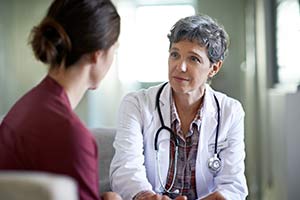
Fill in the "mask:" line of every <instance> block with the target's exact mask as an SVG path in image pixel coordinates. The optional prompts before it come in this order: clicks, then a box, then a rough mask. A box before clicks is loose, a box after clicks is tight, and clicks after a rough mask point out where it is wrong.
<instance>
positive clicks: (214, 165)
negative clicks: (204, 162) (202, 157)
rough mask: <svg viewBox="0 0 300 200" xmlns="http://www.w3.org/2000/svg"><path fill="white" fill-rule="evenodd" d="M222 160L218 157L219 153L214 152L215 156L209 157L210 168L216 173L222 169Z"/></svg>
mask: <svg viewBox="0 0 300 200" xmlns="http://www.w3.org/2000/svg"><path fill="white" fill-rule="evenodd" d="M221 166H222V164H221V160H220V158H218V155H217V154H214V156H213V157H211V158H209V159H208V168H209V169H210V170H211V171H212V172H214V173H217V172H219V171H220V169H221Z"/></svg>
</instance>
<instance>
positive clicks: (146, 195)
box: [134, 191, 187, 200]
mask: <svg viewBox="0 0 300 200" xmlns="http://www.w3.org/2000/svg"><path fill="white" fill-rule="evenodd" d="M134 200H171V198H170V197H168V196H167V195H160V194H155V193H153V192H150V191H146V192H142V193H141V194H137V196H136V197H135V198H134ZM175 200H187V197H186V196H178V197H176V198H175Z"/></svg>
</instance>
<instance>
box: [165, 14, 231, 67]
mask: <svg viewBox="0 0 300 200" xmlns="http://www.w3.org/2000/svg"><path fill="white" fill-rule="evenodd" d="M168 38H169V41H170V48H171V45H172V44H173V43H177V42H179V41H181V40H189V41H191V42H194V41H196V42H198V43H199V45H200V46H202V47H206V49H207V56H208V58H209V60H210V62H211V63H216V62H218V61H219V60H222V61H223V60H224V58H225V55H226V53H227V49H228V40H229V38H228V35H227V33H226V31H225V30H224V28H223V27H222V26H221V25H219V24H217V22H216V21H214V20H213V19H212V18H210V17H209V16H207V15H195V16H190V17H186V18H182V19H180V20H179V21H177V22H176V23H175V25H174V26H173V27H172V29H171V30H170V33H169V34H168Z"/></svg>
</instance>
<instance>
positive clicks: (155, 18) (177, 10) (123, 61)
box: [118, 5, 195, 83]
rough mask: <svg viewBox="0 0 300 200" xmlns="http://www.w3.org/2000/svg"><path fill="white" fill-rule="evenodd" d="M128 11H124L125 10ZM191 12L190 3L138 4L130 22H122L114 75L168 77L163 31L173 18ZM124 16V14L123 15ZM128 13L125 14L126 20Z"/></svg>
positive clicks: (151, 78) (141, 79) (141, 78)
mask: <svg viewBox="0 0 300 200" xmlns="http://www.w3.org/2000/svg"><path fill="white" fill-rule="evenodd" d="M127 13H128V10H127ZM193 14H195V9H194V8H193V6H192V5H150V6H138V7H136V9H134V12H133V13H132V15H131V17H132V21H131V22H130V21H123V22H122V23H124V24H125V25H124V26H123V27H122V29H121V31H123V35H124V40H122V38H120V48H119V50H118V67H119V68H118V74H119V78H120V80H121V81H125V82H126V81H138V82H143V83H145V82H161V81H166V80H167V79H168V75H167V73H168V65H167V63H168V48H169V40H168V38H167V34H168V33H169V31H170V29H171V27H172V26H173V25H174V23H175V22H176V21H178V20H179V19H180V18H182V17H186V16H189V15H193ZM127 15H128V14H127ZM129 18H130V16H127V19H129Z"/></svg>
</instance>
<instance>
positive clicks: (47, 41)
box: [30, 17, 71, 66]
mask: <svg viewBox="0 0 300 200" xmlns="http://www.w3.org/2000/svg"><path fill="white" fill-rule="evenodd" d="M30 44H31V46H32V49H33V52H34V54H35V57H36V58H37V59H38V60H40V61H42V62H43V63H45V64H49V65H50V66H56V65H59V64H61V63H62V61H63V60H64V59H65V58H66V56H67V55H68V53H69V52H70V51H71V41H70V38H69V36H68V35H67V33H66V32H65V30H64V28H63V27H62V26H61V25H60V24H59V23H58V22H56V21H55V20H54V19H51V18H49V17H47V18H45V19H44V20H43V21H42V22H41V24H40V25H39V26H37V27H34V28H33V29H32V32H31V37H30Z"/></svg>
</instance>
